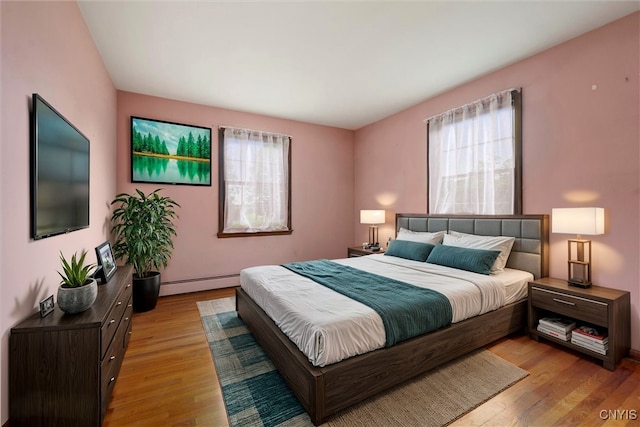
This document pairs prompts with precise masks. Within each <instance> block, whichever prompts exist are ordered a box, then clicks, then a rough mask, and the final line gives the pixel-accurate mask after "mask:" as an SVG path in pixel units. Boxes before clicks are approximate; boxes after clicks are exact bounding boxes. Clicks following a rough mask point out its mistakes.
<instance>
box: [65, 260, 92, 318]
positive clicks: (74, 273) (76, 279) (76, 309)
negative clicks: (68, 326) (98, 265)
mask: <svg viewBox="0 0 640 427" xmlns="http://www.w3.org/2000/svg"><path fill="white" fill-rule="evenodd" d="M86 255H87V251H82V254H81V255H80V257H79V258H78V256H77V253H74V254H73V256H72V257H71V261H67V259H66V258H65V257H64V255H63V254H62V252H60V262H61V263H62V273H61V272H59V271H58V274H59V275H60V277H61V278H62V280H61V281H60V286H59V287H58V307H60V309H61V310H62V311H64V312H65V313H68V314H75V313H81V312H83V311H85V310H87V309H88V308H89V307H91V305H92V304H93V303H94V302H95V300H96V297H97V296H98V283H97V282H96V280H95V279H94V278H93V276H92V275H91V273H92V272H93V270H94V268H95V264H85V262H84V259H85V257H86Z"/></svg>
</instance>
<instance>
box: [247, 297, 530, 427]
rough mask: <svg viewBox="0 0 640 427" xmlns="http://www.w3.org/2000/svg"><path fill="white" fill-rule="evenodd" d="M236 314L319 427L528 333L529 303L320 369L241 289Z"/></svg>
mask: <svg viewBox="0 0 640 427" xmlns="http://www.w3.org/2000/svg"><path fill="white" fill-rule="evenodd" d="M236 310H237V312H238V315H239V316H240V317H241V318H242V320H243V321H244V322H245V323H246V324H247V326H248V327H249V330H250V331H251V332H252V333H253V335H254V336H255V338H256V340H257V341H258V343H259V344H260V346H261V347H262V348H263V349H264V351H265V352H266V353H267V354H268V355H269V357H270V358H271V361H272V362H273V364H274V365H275V366H276V368H277V369H278V371H279V372H280V374H281V375H282V376H283V378H284V379H285V381H286V382H287V384H289V387H290V388H291V390H292V391H293V393H294V394H295V395H296V397H297V398H298V400H300V403H301V404H302V406H303V407H304V408H305V410H306V411H307V413H308V414H309V416H310V417H311V421H312V422H313V423H314V424H315V425H319V424H321V423H323V422H325V421H326V420H327V418H328V417H329V416H330V415H332V414H335V413H336V412H338V411H340V410H342V409H345V408H347V407H349V406H351V405H353V404H355V403H358V402H361V401H363V400H365V399H367V398H368V397H371V396H373V395H375V394H377V393H380V392H382V391H384V390H387V389H389V388H391V387H393V386H395V385H398V384H400V383H402V382H404V381H406V380H408V379H410V378H412V377H415V376H416V375H419V374H422V373H424V372H426V371H428V370H430V369H432V368H434V367H436V366H438V365H441V364H443V363H445V362H448V361H451V360H453V359H455V358H457V357H460V356H462V355H464V354H467V353H469V352H471V351H473V350H475V349H478V348H480V347H482V346H484V345H486V344H489V343H491V342H493V341H495V340H497V339H499V338H502V337H505V336H507V335H509V334H512V333H514V332H517V331H519V330H523V329H524V327H525V324H526V300H522V301H519V302H516V303H513V304H509V305H507V306H504V307H502V308H500V309H498V310H495V311H492V312H489V313H486V314H484V315H481V316H477V317H474V318H471V319H467V320H464V321H462V322H458V323H455V324H453V325H450V326H447V327H445V328H442V329H439V330H437V331H435V332H432V333H429V334H426V335H422V336H419V337H416V338H413V339H410V340H407V341H404V342H402V343H400V344H397V345H395V346H393V347H389V348H383V349H380V350H375V351H372V352H370V353H366V354H363V355H360V356H356V357H352V358H349V359H346V360H344V361H342V362H339V363H334V364H332V365H329V366H325V367H322V368H319V367H315V366H313V365H312V364H311V363H310V362H309V361H308V359H307V357H306V356H305V355H304V354H303V353H302V352H301V351H300V350H299V349H298V348H297V347H296V345H295V344H294V343H293V342H292V341H291V340H289V338H288V337H287V336H286V335H284V334H283V333H282V331H280V329H279V328H278V327H277V326H276V325H275V323H273V321H272V320H271V318H269V317H268V316H267V315H266V313H264V311H263V310H262V309H261V308H260V307H259V306H258V305H257V304H256V303H255V302H254V301H253V300H252V299H251V298H250V297H249V296H248V295H247V294H246V293H245V292H244V291H243V290H242V289H241V288H238V289H237V290H236Z"/></svg>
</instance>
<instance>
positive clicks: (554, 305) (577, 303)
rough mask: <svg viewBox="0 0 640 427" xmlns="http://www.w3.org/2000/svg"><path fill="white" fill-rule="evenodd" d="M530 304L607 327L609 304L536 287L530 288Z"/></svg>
mask: <svg viewBox="0 0 640 427" xmlns="http://www.w3.org/2000/svg"><path fill="white" fill-rule="evenodd" d="M531 302H532V304H534V305H535V306H536V307H540V308H543V309H545V310H550V311H553V312H554V313H558V314H562V315H565V316H569V317H573V318H579V319H582V320H583V321H585V322H590V323H593V324H595V325H600V326H604V327H607V326H609V325H608V319H609V304H607V303H604V302H600V301H596V300H592V299H588V298H583V297H579V296H574V295H570V294H566V293H563V292H557V291H552V290H550V289H544V288H540V287H537V286H532V287H531Z"/></svg>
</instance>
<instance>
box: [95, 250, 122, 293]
mask: <svg viewBox="0 0 640 427" xmlns="http://www.w3.org/2000/svg"><path fill="white" fill-rule="evenodd" d="M96 258H97V259H98V266H99V268H98V270H97V271H96V275H97V276H98V277H99V278H100V279H101V280H102V283H107V282H108V281H109V279H111V278H112V277H113V275H114V274H115V273H116V270H117V269H118V267H117V266H116V260H115V258H114V256H113V251H112V250H111V243H109V241H108V240H107V241H106V242H104V243H102V244H101V245H99V246H97V247H96Z"/></svg>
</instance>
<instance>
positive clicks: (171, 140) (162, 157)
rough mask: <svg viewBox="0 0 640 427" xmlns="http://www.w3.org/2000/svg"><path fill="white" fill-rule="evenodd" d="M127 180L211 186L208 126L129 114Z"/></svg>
mask: <svg viewBox="0 0 640 427" xmlns="http://www.w3.org/2000/svg"><path fill="white" fill-rule="evenodd" d="M131 182H148V183H159V184H177V185H198V186H211V128H207V127H202V126H195V125H187V124H181V123H173V122H166V121H163V120H153V119H145V118H142V117H135V116H131Z"/></svg>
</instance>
